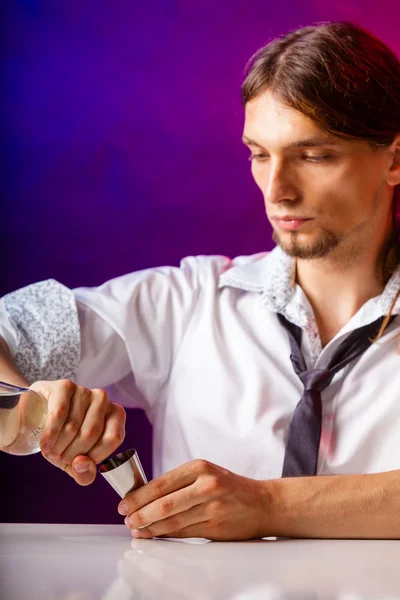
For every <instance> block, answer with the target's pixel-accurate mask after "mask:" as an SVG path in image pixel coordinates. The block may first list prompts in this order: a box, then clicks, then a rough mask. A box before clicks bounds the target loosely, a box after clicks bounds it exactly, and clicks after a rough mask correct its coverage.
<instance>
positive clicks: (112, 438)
mask: <svg viewBox="0 0 400 600" xmlns="http://www.w3.org/2000/svg"><path fill="white" fill-rule="evenodd" d="M124 439H125V432H124V431H121V429H120V428H116V429H114V430H113V431H110V432H108V433H106V434H105V435H104V436H103V438H102V441H103V442H104V444H106V445H107V446H111V447H113V448H118V446H119V445H120V444H122V442H123V441H124Z"/></svg>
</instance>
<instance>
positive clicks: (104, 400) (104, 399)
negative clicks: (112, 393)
mask: <svg viewBox="0 0 400 600" xmlns="http://www.w3.org/2000/svg"><path fill="white" fill-rule="evenodd" d="M91 394H92V396H93V397H94V398H96V400H97V402H98V403H99V405H100V406H104V407H106V406H107V405H108V404H109V401H108V396H107V394H106V392H105V391H104V390H102V389H100V388H94V389H93V390H91Z"/></svg>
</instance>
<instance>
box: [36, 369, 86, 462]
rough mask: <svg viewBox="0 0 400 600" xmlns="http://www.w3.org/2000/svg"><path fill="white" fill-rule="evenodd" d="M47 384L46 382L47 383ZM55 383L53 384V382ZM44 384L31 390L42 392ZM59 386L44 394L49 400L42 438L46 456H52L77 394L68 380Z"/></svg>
mask: <svg viewBox="0 0 400 600" xmlns="http://www.w3.org/2000/svg"><path fill="white" fill-rule="evenodd" d="M45 383H46V382H45ZM51 383H53V382H51ZM41 384H42V382H38V383H37V384H33V385H32V386H31V389H33V390H34V391H37V392H39V393H41V392H42V385H41ZM57 384H58V385H56V386H54V385H50V391H49V389H48V388H47V389H46V390H45V393H44V394H43V395H44V396H45V398H47V399H48V409H47V410H48V414H47V418H46V427H45V429H44V431H43V433H42V436H41V438H40V446H41V449H42V452H43V453H44V454H46V455H47V454H50V452H51V450H52V448H53V447H54V445H55V444H56V442H57V440H58V436H59V435H60V432H61V430H62V428H63V426H64V423H65V421H66V420H67V417H68V414H69V406H70V401H71V398H72V396H73V395H74V394H75V387H76V386H75V385H74V384H73V383H72V381H69V380H67V379H65V380H62V381H58V382H57Z"/></svg>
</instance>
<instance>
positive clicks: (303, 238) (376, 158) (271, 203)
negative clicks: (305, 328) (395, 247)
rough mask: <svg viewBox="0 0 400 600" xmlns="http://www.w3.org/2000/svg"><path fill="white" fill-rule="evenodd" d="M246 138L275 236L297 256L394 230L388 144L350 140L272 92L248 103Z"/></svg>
mask: <svg viewBox="0 0 400 600" xmlns="http://www.w3.org/2000/svg"><path fill="white" fill-rule="evenodd" d="M243 141H244V143H245V144H246V145H247V146H249V148H250V150H251V171H252V174H253V177H254V180H255V182H256V183H257V185H258V187H259V188H260V189H261V192H262V194H263V196H264V201H265V207H266V213H267V216H268V219H269V220H270V222H271V225H272V227H273V230H274V240H275V242H276V243H278V244H279V245H280V246H281V247H282V248H283V250H284V251H285V252H287V253H288V254H290V255H291V256H295V257H297V258H300V259H301V258H303V259H307V258H322V257H324V256H326V255H328V254H329V253H331V252H332V251H336V252H344V254H345V255H346V256H348V257H349V256H354V253H357V251H361V250H363V249H364V248H367V247H368V245H369V244H371V242H372V243H373V242H374V241H375V240H376V242H377V243H378V244H379V243H382V242H383V240H384V239H385V236H386V235H387V233H388V231H389V230H390V224H391V196H392V188H390V186H389V185H388V184H387V183H386V175H387V172H388V169H389V166H390V163H391V155H390V152H389V149H388V148H379V149H377V148H373V147H372V146H371V145H370V144H368V143H366V142H360V141H354V140H343V139H341V138H338V137H337V136H334V135H332V134H330V133H327V132H326V131H324V130H322V129H321V128H320V127H318V126H317V125H316V124H315V123H314V122H313V121H312V120H311V119H309V118H308V117H306V116H305V115H304V114H302V113H300V112H298V111H296V110H294V109H292V108H288V107H286V106H285V105H283V104H281V103H280V102H279V101H278V100H277V99H276V98H274V96H273V95H272V94H271V93H270V92H265V93H263V94H261V95H260V96H258V97H257V98H255V99H253V100H251V101H250V102H248V103H247V105H246V111H245V126H244V134H243Z"/></svg>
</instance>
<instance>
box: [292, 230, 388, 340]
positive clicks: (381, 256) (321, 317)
mask: <svg viewBox="0 0 400 600" xmlns="http://www.w3.org/2000/svg"><path fill="white" fill-rule="evenodd" d="M398 258H399V257H398V253H397V252H396V249H395V247H393V246H391V247H390V246H389V243H388V242H387V241H386V242H385V243H384V244H382V245H381V246H380V247H379V248H378V250H375V251H374V249H373V246H372V245H369V246H368V247H367V248H365V249H364V251H360V252H355V251H353V252H352V253H350V254H349V253H347V256H341V255H340V251H339V252H336V251H334V252H332V253H331V255H329V256H328V257H325V258H323V259H312V260H300V259H298V260H297V262H296V281H297V283H298V284H299V285H300V286H301V287H302V289H303V291H304V293H305V294H306V296H307V297H308V299H309V301H310V303H311V306H312V308H313V310H314V315H315V318H316V321H317V325H318V329H319V332H320V336H321V341H322V344H323V345H326V344H327V343H328V342H329V341H330V340H331V339H332V338H333V337H334V336H335V335H336V334H337V333H338V332H339V331H340V330H341V329H342V327H344V325H345V324H346V323H347V322H348V321H349V320H350V319H351V317H352V316H353V315H355V314H356V313H357V312H358V310H359V309H360V308H361V307H362V306H363V304H365V303H366V302H367V301H368V300H369V299H370V298H373V297H375V296H378V295H380V294H381V293H382V291H383V289H384V287H385V285H386V283H387V281H388V279H389V278H390V276H391V275H392V273H393V271H394V269H395V267H396V265H397V263H398Z"/></svg>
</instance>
